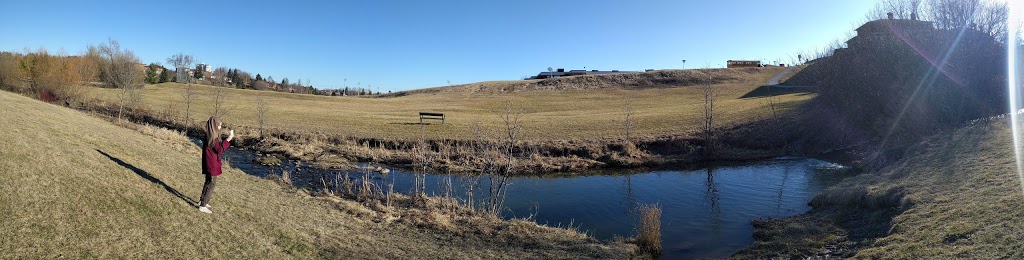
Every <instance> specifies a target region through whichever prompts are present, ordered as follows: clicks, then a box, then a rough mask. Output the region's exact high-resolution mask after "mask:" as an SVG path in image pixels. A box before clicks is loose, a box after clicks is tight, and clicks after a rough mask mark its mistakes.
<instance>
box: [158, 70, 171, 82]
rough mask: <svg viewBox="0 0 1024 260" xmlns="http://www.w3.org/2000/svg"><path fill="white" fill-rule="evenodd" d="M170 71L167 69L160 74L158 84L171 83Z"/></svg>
mask: <svg viewBox="0 0 1024 260" xmlns="http://www.w3.org/2000/svg"><path fill="white" fill-rule="evenodd" d="M170 71H171V70H169V69H164V71H162V72H160V83H164V82H170V81H171V72H170Z"/></svg>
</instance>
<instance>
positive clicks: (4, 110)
mask: <svg viewBox="0 0 1024 260" xmlns="http://www.w3.org/2000/svg"><path fill="white" fill-rule="evenodd" d="M133 128H138V129H139V130H140V131H135V130H132V129H129V128H124V127H119V126H116V125H113V124H111V123H108V122H106V121H104V120H101V119H99V118H96V117H92V116H89V115H86V114H83V113H81V112H78V111H75V110H71V109H67V108H62V107H59V106H55V105H49V104H45V103H42V102H39V101H36V100H32V99H29V98H26V97H23V96H19V95H16V94H12V93H8V92H2V91H0V134H2V140H3V142H0V168H3V169H4V170H3V173H2V174H0V218H2V219H4V221H3V222H2V223H0V234H4V235H3V236H0V258H59V257H70V258H121V257H125V258H166V257H170V258H225V257H232V258H287V257H296V258H319V257H322V258H374V259H376V258H380V259H395V258H430V259H440V258H506V259H522V258H625V257H628V254H629V253H630V251H631V250H632V248H635V247H633V246H629V245H625V244H621V243H615V244H603V243H600V242H598V241H596V240H594V239H593V238H589V237H587V236H586V235H583V234H580V233H577V232H574V231H571V230H565V229H557V228H550V227H543V226H539V225H537V224H535V223H532V222H527V221H519V220H516V221H501V220H499V219H496V218H491V217H484V216H478V215H474V214H471V213H465V212H463V213H458V214H455V213H452V212H454V211H443V210H438V207H436V205H434V204H436V203H430V202H428V203H425V205H422V206H410V207H386V206H380V205H377V206H372V207H366V206H363V204H359V203H355V202H352V201H349V200H343V199H338V198H334V197H329V196H309V195H306V194H305V192H303V191H295V190H292V189H290V188H286V187H283V186H281V185H279V184H277V183H275V182H273V181H267V180H262V179H259V178H256V177H253V176H249V175H246V174H245V173H242V172H240V171H238V170H237V169H233V168H226V169H225V173H224V175H221V177H220V179H219V180H218V182H217V183H218V185H217V189H216V193H215V195H214V198H213V200H212V202H211V204H212V209H213V211H214V212H215V214H213V215H206V214H202V213H199V212H198V211H197V210H196V208H195V206H194V203H195V199H196V198H198V197H199V192H200V187H201V185H202V182H203V178H202V175H201V173H200V169H199V150H198V148H197V147H195V145H193V144H191V143H189V141H188V140H187V139H186V138H185V137H184V136H182V135H180V134H178V133H176V132H173V131H166V130H161V129H158V128H152V127H146V126H133ZM395 200H396V201H395V204H402V205H411V204H412V203H404V204H403V198H401V197H399V198H396V199H395ZM405 200H406V201H407V200H408V199H407V198H406V199H405ZM431 205H434V206H431Z"/></svg>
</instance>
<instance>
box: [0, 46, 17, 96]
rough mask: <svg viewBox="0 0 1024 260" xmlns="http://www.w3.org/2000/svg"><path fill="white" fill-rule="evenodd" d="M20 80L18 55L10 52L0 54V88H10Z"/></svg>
mask: <svg viewBox="0 0 1024 260" xmlns="http://www.w3.org/2000/svg"><path fill="white" fill-rule="evenodd" d="M20 80H21V69H19V68H18V55H15V54H14V53H12V52H0V88H5V89H14V88H13V87H10V86H12V85H15V84H17V82H18V81H20Z"/></svg>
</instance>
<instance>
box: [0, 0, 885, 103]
mask: <svg viewBox="0 0 1024 260" xmlns="http://www.w3.org/2000/svg"><path fill="white" fill-rule="evenodd" d="M873 5H874V1H869V0H842V1H821V0H774V1H741V0H721V1H685V0H676V1H668V0H665V1H657V0H634V1H602V0H597V1H539V0H538V1H533V0H521V1H486V0H480V1H387V0H382V1H246V2H241V1H239V2H228V1H123V2H119V1H67V2H63V1H45V0H38V1H35V0H34V1H4V2H3V3H0V8H2V9H4V10H7V11H6V12H4V14H3V15H2V16H0V35H2V38H0V50H5V51H22V50H24V48H26V47H27V48H30V49H37V48H39V47H45V48H46V49H48V50H51V51H58V50H61V49H64V50H65V51H66V52H67V53H69V54H76V53H79V52H81V51H82V50H83V49H84V48H85V46H86V45H88V44H99V43H102V42H104V41H106V40H107V38H108V37H112V38H114V39H116V40H118V41H119V42H120V43H121V45H122V46H123V47H126V48H128V49H130V50H132V51H134V52H135V53H136V54H137V55H138V56H139V57H140V58H141V59H142V61H143V62H145V63H149V62H161V63H163V62H164V60H165V59H166V58H167V57H169V56H170V55H172V54H175V53H178V52H184V53H191V54H193V55H195V56H196V57H197V58H198V59H199V60H200V61H202V62H205V63H209V64H211V65H213V66H215V67H219V66H225V67H234V68H239V69H242V70H245V71H249V72H251V73H260V74H262V75H263V76H264V77H266V76H268V75H269V76H273V77H274V79H276V80H281V79H283V78H285V77H288V78H289V80H291V81H292V82H295V81H296V80H298V79H302V80H303V81H306V80H307V79H308V80H311V81H312V84H313V86H314V87H317V88H337V87H340V86H342V85H343V83H344V81H343V80H344V79H348V80H347V84H348V85H349V86H356V85H357V83H358V84H359V85H361V86H363V87H365V86H367V85H372V86H374V88H375V89H377V88H379V89H380V90H381V91H384V92H386V91H388V90H404V89H413V88H424V87H432V86H441V85H445V84H447V82H448V81H451V82H452V83H453V84H457V83H470V82H477V81H487V80H514V79H519V78H521V77H523V76H530V75H535V74H536V73H538V72H540V71H543V70H546V69H547V68H548V67H555V68H566V69H582V68H583V67H586V69H601V70H612V69H618V70H643V69H666V68H680V67H682V66H683V64H682V62H681V60H683V59H685V60H687V62H686V67H687V68H695V67H706V66H710V67H719V66H723V65H724V63H725V60H728V59H761V60H765V61H772V60H777V59H784V60H787V61H788V60H789V57H790V56H791V55H793V54H794V53H796V52H798V51H801V50H808V49H814V48H818V47H821V46H824V45H825V44H827V43H829V42H831V41H833V40H835V39H838V38H841V37H844V35H846V34H847V32H849V31H851V30H852V29H853V28H854V27H855V26H856V23H857V22H860V21H862V20H863V17H864V14H865V13H866V12H867V11H868V10H869V9H871V7H872V6H873Z"/></svg>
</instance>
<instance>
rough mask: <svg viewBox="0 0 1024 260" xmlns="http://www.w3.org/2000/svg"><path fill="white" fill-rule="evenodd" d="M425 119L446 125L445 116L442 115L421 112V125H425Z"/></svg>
mask: <svg viewBox="0 0 1024 260" xmlns="http://www.w3.org/2000/svg"><path fill="white" fill-rule="evenodd" d="M423 119H434V120H441V124H444V114H442V113H428V112H420V124H421V125H422V124H423Z"/></svg>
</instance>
